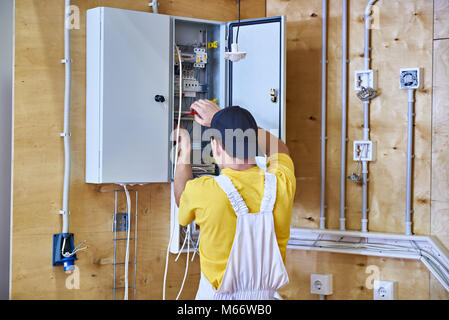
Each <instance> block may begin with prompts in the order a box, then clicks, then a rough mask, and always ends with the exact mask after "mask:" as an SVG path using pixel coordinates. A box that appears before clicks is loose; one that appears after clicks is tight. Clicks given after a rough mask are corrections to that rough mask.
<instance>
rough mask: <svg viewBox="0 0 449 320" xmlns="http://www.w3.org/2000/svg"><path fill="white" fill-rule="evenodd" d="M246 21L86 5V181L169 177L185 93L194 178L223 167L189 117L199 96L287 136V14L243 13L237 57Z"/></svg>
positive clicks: (184, 112) (140, 180) (146, 180)
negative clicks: (236, 108) (252, 16)
mask: <svg viewBox="0 0 449 320" xmlns="http://www.w3.org/2000/svg"><path fill="white" fill-rule="evenodd" d="M237 27H238V23H237V22H217V21H207V20H197V19H190V18H182V17H174V16H168V15H161V14H153V13H146V12H139V11H129V10H121V9H114V8H106V7H99V8H94V9H90V10H88V11H87V40H86V41H87V43H86V51H87V57H86V63H87V66H86V67H87V70H86V73H87V79H86V87H87V88H86V94H87V96H86V182H87V183H123V184H142V183H150V182H168V181H170V180H171V179H172V178H173V163H172V161H171V157H172V149H173V145H174V141H173V140H174V139H173V137H172V135H171V133H172V130H173V129H174V127H175V123H176V122H177V120H178V119H177V117H178V108H179V101H180V98H181V100H182V102H181V103H182V104H181V105H182V111H181V119H180V121H181V124H182V126H183V127H184V128H186V129H187V130H188V131H189V132H190V134H191V139H192V150H193V151H192V169H193V172H194V175H195V176H199V175H201V174H216V173H217V172H218V171H217V168H216V166H215V164H214V163H213V159H208V158H207V157H206V159H203V158H204V157H201V153H202V151H203V150H204V148H206V147H207V144H208V143H209V141H207V139H205V141H203V139H202V137H203V131H204V128H202V127H201V126H200V125H199V124H197V123H196V122H195V121H193V117H192V116H189V115H188V114H189V113H190V110H189V107H190V105H191V104H192V103H193V102H194V101H195V100H198V99H209V100H212V101H216V103H217V104H218V105H219V106H221V107H226V106H232V105H240V106H241V107H243V108H246V109H248V110H249V111H250V112H251V113H252V114H253V115H254V117H255V118H256V121H257V123H258V125H259V126H260V127H262V128H264V129H266V130H271V132H272V133H274V134H276V135H277V136H279V137H280V138H281V139H283V140H285V21H284V18H283V17H270V18H263V19H256V20H245V21H242V22H241V23H240V28H239V49H240V50H241V51H245V52H247V57H246V59H244V60H241V61H239V62H236V63H232V62H230V61H227V60H225V59H224V55H225V52H226V51H229V49H228V48H230V47H231V45H230V44H231V43H232V41H233V40H234V39H235V37H236V33H237ZM176 47H178V48H179V49H180V51H181V63H182V74H180V66H179V63H180V61H179V57H178V55H177V51H176ZM181 77H182V81H181ZM180 82H181V83H182V85H183V88H182V97H179V90H180V88H179V84H180Z"/></svg>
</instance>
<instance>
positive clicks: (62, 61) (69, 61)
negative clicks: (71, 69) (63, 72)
mask: <svg viewBox="0 0 449 320" xmlns="http://www.w3.org/2000/svg"><path fill="white" fill-rule="evenodd" d="M72 62H73V60H72V59H62V60H61V63H64V64H66V63H72Z"/></svg>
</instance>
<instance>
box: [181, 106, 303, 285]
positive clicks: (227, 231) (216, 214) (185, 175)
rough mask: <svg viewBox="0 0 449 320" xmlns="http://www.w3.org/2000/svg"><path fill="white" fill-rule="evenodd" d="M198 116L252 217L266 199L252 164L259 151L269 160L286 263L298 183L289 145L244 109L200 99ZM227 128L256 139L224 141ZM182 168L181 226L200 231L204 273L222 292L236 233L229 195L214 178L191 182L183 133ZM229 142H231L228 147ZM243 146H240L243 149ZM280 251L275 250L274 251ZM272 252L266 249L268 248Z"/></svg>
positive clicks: (260, 177) (187, 139) (261, 173)
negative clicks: (193, 227)
mask: <svg viewBox="0 0 449 320" xmlns="http://www.w3.org/2000/svg"><path fill="white" fill-rule="evenodd" d="M190 108H191V110H192V111H194V112H195V113H196V115H195V121H197V122H198V123H199V124H200V125H202V126H205V127H211V129H212V130H215V131H214V132H213V133H211V134H210V135H211V149H212V154H213V156H214V160H215V162H216V163H217V165H218V166H219V168H220V169H221V174H222V175H226V176H227V177H229V178H230V180H231V182H232V185H233V186H235V189H236V190H237V191H238V193H239V194H240V195H241V198H243V201H244V202H245V204H246V206H247V208H248V211H249V212H250V213H258V212H259V211H260V208H261V201H262V198H264V176H265V175H264V170H263V169H261V168H259V167H258V166H257V165H256V164H255V161H254V156H255V155H256V154H255V152H254V150H256V152H257V146H258V148H259V150H261V151H262V152H263V153H265V154H266V155H267V156H268V159H267V164H266V166H267V169H266V171H267V172H269V173H272V174H274V175H275V177H276V179H275V180H277V183H276V185H277V190H276V193H275V194H276V201H275V204H274V208H273V221H274V231H275V238H276V240H277V245H278V247H279V251H280V253H281V257H282V260H283V261H285V253H286V247H287V242H288V239H289V236H290V222H291V214H292V205H293V199H294V195H295V190H296V179H295V174H294V166H293V161H292V159H291V158H290V156H289V151H288V148H287V146H286V145H285V144H284V143H283V142H282V141H281V140H279V139H278V138H276V137H274V136H273V135H271V134H270V133H268V132H267V131H265V130H263V129H261V128H258V127H257V125H256V122H255V120H254V118H253V117H252V116H251V114H250V113H249V112H248V111H247V110H245V109H243V108H240V107H228V108H225V109H220V108H219V107H218V106H217V105H216V104H214V103H212V102H210V101H208V100H199V101H197V102H195V103H194V104H192V106H191V107H190ZM228 129H232V130H234V131H235V130H239V129H240V131H241V132H245V133H247V132H248V130H252V129H255V135H252V136H251V135H248V134H247V135H245V136H244V137H243V138H239V137H236V135H235V134H234V135H233V136H232V139H233V140H232V139H231V140H232V141H231V140H227V139H228V137H227V136H226V139H224V138H223V137H224V136H225V135H227V133H228V132H227V131H226V130H228ZM179 134H180V138H179V153H178V164H177V169H176V172H175V183H174V193H175V199H176V202H177V204H178V206H179V223H180V224H181V225H184V226H185V225H188V224H189V223H191V222H192V221H195V223H196V224H197V225H198V226H199V227H200V233H201V237H200V245H199V253H200V264H201V272H202V274H203V275H204V277H205V278H206V279H207V281H208V282H209V283H210V284H211V285H212V287H213V288H214V289H219V288H220V285H221V283H222V279H223V276H224V273H225V270H226V269H227V265H228V259H229V257H230V253H231V248H232V246H233V243H234V236H235V234H236V224H237V217H236V212H235V210H234V209H235V208H233V205H231V202H230V200H229V199H228V197H227V195H226V193H225V192H223V190H222V188H220V186H219V185H218V184H217V181H216V179H214V178H213V177H210V176H202V177H200V178H196V179H193V176H192V169H191V165H190V155H191V146H190V137H189V134H188V133H187V132H186V131H185V130H182V129H181V130H180V133H179ZM229 141H231V143H229ZM239 146H240V147H239ZM276 249H277V248H276ZM267 250H268V249H267Z"/></svg>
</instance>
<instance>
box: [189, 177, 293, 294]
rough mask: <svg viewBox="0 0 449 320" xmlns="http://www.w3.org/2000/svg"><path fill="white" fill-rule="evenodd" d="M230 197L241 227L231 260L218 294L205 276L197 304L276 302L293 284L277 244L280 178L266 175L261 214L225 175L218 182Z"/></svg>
mask: <svg viewBox="0 0 449 320" xmlns="http://www.w3.org/2000/svg"><path fill="white" fill-rule="evenodd" d="M215 180H216V181H217V183H218V185H219V186H220V187H221V188H222V189H223V191H224V192H225V193H226V195H227V196H228V199H229V201H230V202H231V205H232V207H233V208H234V211H235V214H236V215H237V226H236V230H235V237H234V242H233V244H232V248H231V253H230V255H229V260H228V263H227V265H226V270H225V272H224V275H223V280H222V282H221V285H220V288H219V289H218V290H216V289H215V288H214V287H213V286H212V285H211V284H210V282H209V281H208V280H207V279H206V277H205V276H204V275H203V273H201V280H200V284H199V288H198V293H197V295H196V299H197V300H272V299H278V298H280V296H279V294H278V293H277V290H278V289H280V288H281V287H283V286H284V285H286V284H287V283H288V281H289V279H288V275H287V270H286V269H285V266H284V262H283V261H282V256H281V252H280V251H279V246H278V243H277V240H276V234H275V231H274V220H273V207H274V203H275V202H276V190H277V186H276V183H277V182H276V176H275V175H274V174H271V173H268V172H265V189H264V197H263V199H262V202H261V205H260V212H259V213H248V207H247V206H246V204H245V202H244V201H243V199H242V197H241V196H240V194H239V193H238V191H237V189H236V188H235V187H234V185H233V184H232V182H231V179H229V177H227V176H226V175H224V174H222V175H220V176H218V177H216V178H215Z"/></svg>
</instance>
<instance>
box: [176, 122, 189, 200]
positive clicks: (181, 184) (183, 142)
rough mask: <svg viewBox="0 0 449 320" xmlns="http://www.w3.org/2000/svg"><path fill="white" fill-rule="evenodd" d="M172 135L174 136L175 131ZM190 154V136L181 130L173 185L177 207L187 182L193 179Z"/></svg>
mask: <svg viewBox="0 0 449 320" xmlns="http://www.w3.org/2000/svg"><path fill="white" fill-rule="evenodd" d="M174 134H175V136H176V130H175V132H174ZM190 153H191V148H190V135H189V133H188V132H187V130H185V129H182V128H181V129H180V131H179V148H178V163H177V165H176V172H175V183H174V193H175V200H176V205H177V206H178V207H179V202H180V201H181V195H182V193H183V192H184V189H185V187H186V184H187V182H188V181H189V180H192V179H193V174H192V166H191V164H190Z"/></svg>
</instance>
